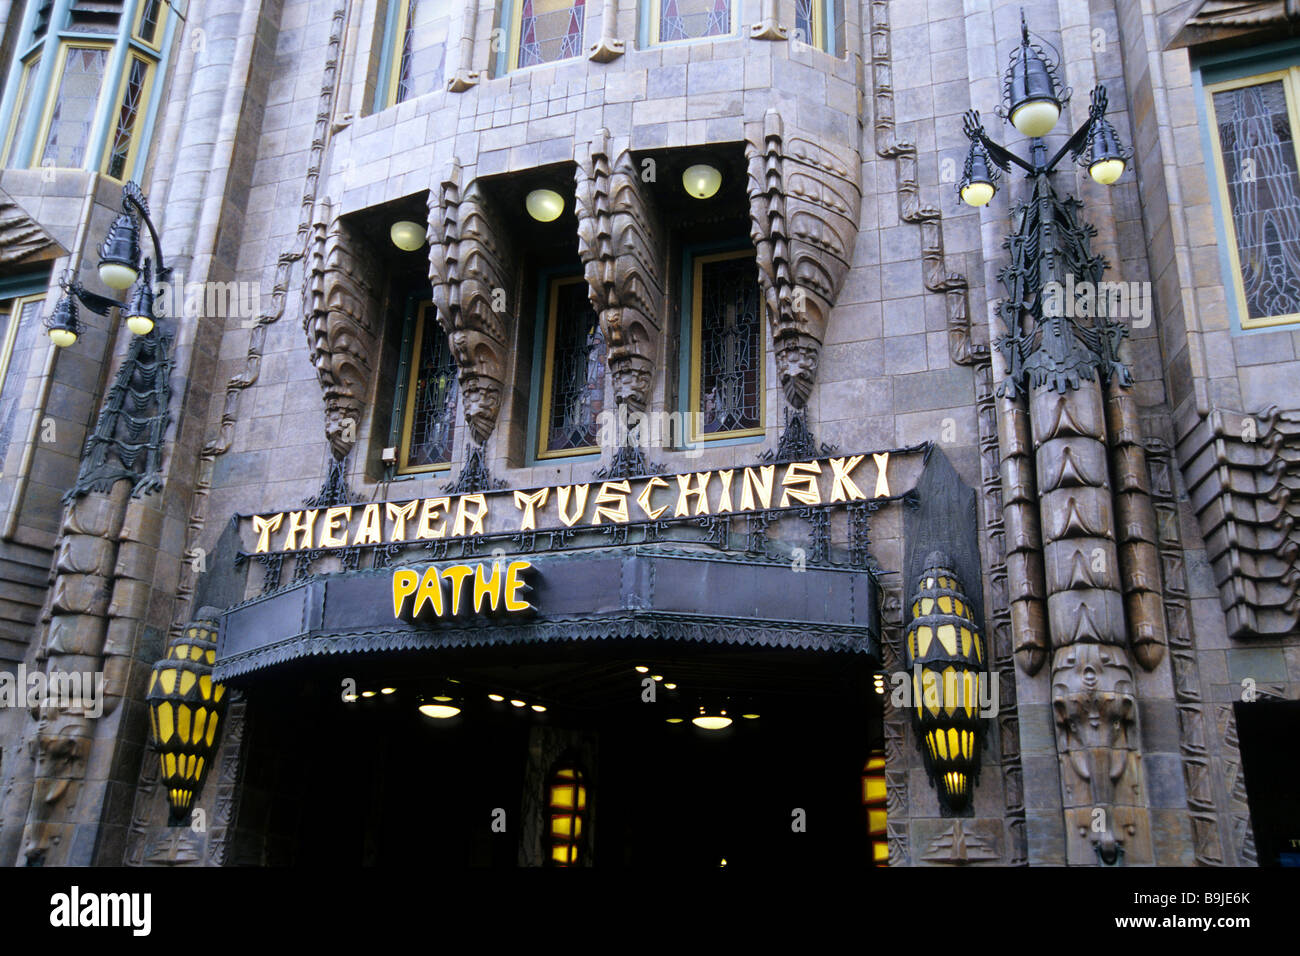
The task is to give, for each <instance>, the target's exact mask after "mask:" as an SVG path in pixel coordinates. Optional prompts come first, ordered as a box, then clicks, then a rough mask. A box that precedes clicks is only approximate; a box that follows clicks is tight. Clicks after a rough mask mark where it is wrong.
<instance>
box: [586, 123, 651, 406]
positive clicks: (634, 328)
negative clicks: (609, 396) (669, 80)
mask: <svg viewBox="0 0 1300 956" xmlns="http://www.w3.org/2000/svg"><path fill="white" fill-rule="evenodd" d="M575 178H576V187H577V188H576V191H575V197H576V198H575V209H576V211H577V214H578V251H579V254H580V255H581V256H582V262H583V266H584V267H585V273H586V277H587V286H588V288H589V295H590V298H591V307H592V309H593V310H594V311H595V312H596V314H597V315H598V316H599V317H600V328H601V331H602V332H603V333H604V336H605V342H606V346H607V348H608V350H609V351H608V356H607V361H608V362H609V370H610V375H611V376H612V378H613V381H614V401H615V402H616V403H618V404H619V405H627V406H628V407H629V408H631V409H633V410H635V411H640V412H643V411H645V410H646V408H647V406H648V403H649V399H650V385H651V381H652V379H653V378H654V371H655V360H656V356H657V355H658V354H659V339H660V335H661V328H660V318H659V317H660V315H661V313H662V306H663V277H664V265H663V245H662V243H661V241H660V230H659V222H658V217H657V215H656V214H655V211H654V209H653V207H652V205H651V202H650V198H649V196H648V195H647V194H646V192H645V190H643V189H642V183H641V176H640V175H639V173H638V171H637V168H636V164H635V163H634V162H633V159H632V154H631V153H630V152H628V151H627V150H623V151H622V152H620V153H619V154H618V156H617V158H616V159H614V158H613V157H612V156H611V150H610V146H609V131H608V130H605V129H602V130H600V131H599V132H598V133H597V134H596V136H595V137H594V138H593V139H592V141H591V148H590V150H589V151H588V152H587V154H586V155H585V156H583V157H582V160H581V161H580V162H579V163H578V169H577V173H576V175H575Z"/></svg>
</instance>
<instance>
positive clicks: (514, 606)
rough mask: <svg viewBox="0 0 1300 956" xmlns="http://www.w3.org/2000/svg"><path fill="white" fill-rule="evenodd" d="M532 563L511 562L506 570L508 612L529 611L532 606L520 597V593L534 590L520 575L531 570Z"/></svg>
mask: <svg viewBox="0 0 1300 956" xmlns="http://www.w3.org/2000/svg"><path fill="white" fill-rule="evenodd" d="M532 566H533V565H532V562H530V561H511V562H510V565H509V566H508V567H507V568H506V610H507V611H527V610H530V609H531V608H532V605H531V604H529V603H528V602H527V601H525V600H524V599H523V598H521V597H519V592H520V591H531V590H532V588H530V587H529V586H528V584H527V583H526V582H525V581H524V579H523V578H521V577H520V576H519V575H520V574H521V573H522V572H524V571H527V570H528V569H529V568H531V567H532Z"/></svg>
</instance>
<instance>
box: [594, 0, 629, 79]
mask: <svg viewBox="0 0 1300 956" xmlns="http://www.w3.org/2000/svg"><path fill="white" fill-rule="evenodd" d="M617 26H618V0H605V6H604V8H603V11H602V13H601V17H600V39H598V40H597V41H596V42H595V43H593V44H592V45H591V46H590V47H589V48H588V50H587V58H588V59H589V60H595V61H596V62H597V63H609V62H611V61H613V60H617V59H618V58H619V57H620V56H622V55H623V53H624V52H625V50H624V43H623V41H622V40H620V39H618V37H616V36H615V35H614V34H615V32H616V27H617Z"/></svg>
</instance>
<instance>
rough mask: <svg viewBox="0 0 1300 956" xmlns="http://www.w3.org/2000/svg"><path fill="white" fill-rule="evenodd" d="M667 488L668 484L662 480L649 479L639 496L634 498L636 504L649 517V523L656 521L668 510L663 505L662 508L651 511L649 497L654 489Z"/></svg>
mask: <svg viewBox="0 0 1300 956" xmlns="http://www.w3.org/2000/svg"><path fill="white" fill-rule="evenodd" d="M667 487H668V482H666V481H664V480H663V479H662V478H651V479H650V480H649V481H647V482H646V483H645V487H644V488H642V489H641V494H639V495H637V496H636V503H637V504H639V505H640V506H641V510H642V511H644V512H645V513H646V515H647V516H649V518H650V520H651V521H655V520H656V519H658V517H659V516H660V515H661V514H663V513H664V512H665V511H667V510H668V506H667V505H664V506H663V507H662V508H654V509H651V507H650V495H651V493H652V492H653V491H654V490H655V489H656V488H667Z"/></svg>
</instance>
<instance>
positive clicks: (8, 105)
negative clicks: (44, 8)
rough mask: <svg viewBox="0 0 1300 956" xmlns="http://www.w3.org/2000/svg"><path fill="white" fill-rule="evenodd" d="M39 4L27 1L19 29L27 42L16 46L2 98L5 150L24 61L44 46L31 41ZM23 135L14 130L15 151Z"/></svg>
mask: <svg viewBox="0 0 1300 956" xmlns="http://www.w3.org/2000/svg"><path fill="white" fill-rule="evenodd" d="M39 3H40V0H27V6H26V7H25V8H24V10H23V19H22V23H21V24H20V25H19V27H18V36H20V37H22V38H23V40H24V41H27V42H25V43H16V44H14V61H13V62H12V63H10V64H9V75H8V76H6V77H5V86H4V96H3V98H0V149H4V146H5V143H6V142H7V141H8V139H9V127H10V126H11V125H13V118H14V110H15V109H17V107H18V104H17V100H18V81H19V80H20V79H21V78H22V75H23V61H24V60H26V59H27V57H28V55H29V54H30V53H31V52H32V51H33V50H35V49H36V48H37V47H39V46H41V45H42V44H40V43H36V42H33V41H31V40H30V39H29V38H30V37H31V35H32V31H33V29H34V27H35V25H36V8H37V6H38V5H39ZM37 73H38V74H39V73H40V71H39V70H38V71H37ZM35 81H36V77H33V78H32V82H35ZM21 135H22V130H14V146H15V149H16V147H17V146H18V139H19V138H20V137H21Z"/></svg>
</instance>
